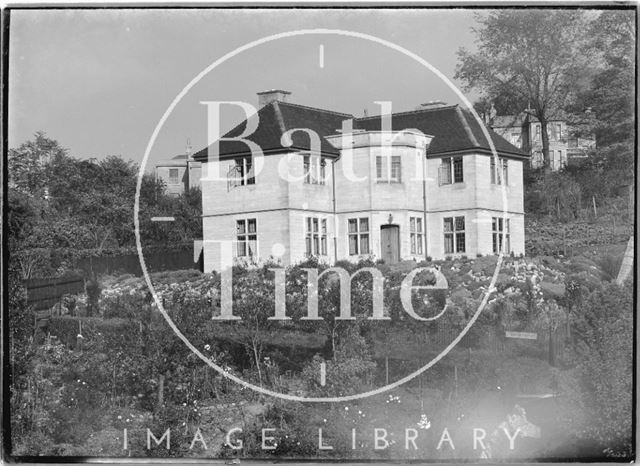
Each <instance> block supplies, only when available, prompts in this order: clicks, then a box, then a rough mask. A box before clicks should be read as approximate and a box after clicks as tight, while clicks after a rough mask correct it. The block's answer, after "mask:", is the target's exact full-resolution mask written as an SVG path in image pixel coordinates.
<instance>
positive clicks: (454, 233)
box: [442, 215, 467, 254]
mask: <svg viewBox="0 0 640 466" xmlns="http://www.w3.org/2000/svg"><path fill="white" fill-rule="evenodd" d="M442 220H443V225H442V231H443V237H444V253H445V254H459V253H465V252H467V251H466V250H467V239H466V234H465V233H466V219H465V216H464V215H459V216H454V217H443V219H442ZM449 222H450V228H449V229H448V228H447V224H448V223H449ZM460 226H461V227H460ZM449 240H450V241H451V243H449V242H448V241H449Z"/></svg>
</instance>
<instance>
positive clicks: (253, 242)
mask: <svg viewBox="0 0 640 466" xmlns="http://www.w3.org/2000/svg"><path fill="white" fill-rule="evenodd" d="M248 246H249V250H248V251H247V252H248V254H249V255H250V256H255V255H256V253H257V252H258V250H257V237H256V236H255V235H252V236H249V244H248Z"/></svg>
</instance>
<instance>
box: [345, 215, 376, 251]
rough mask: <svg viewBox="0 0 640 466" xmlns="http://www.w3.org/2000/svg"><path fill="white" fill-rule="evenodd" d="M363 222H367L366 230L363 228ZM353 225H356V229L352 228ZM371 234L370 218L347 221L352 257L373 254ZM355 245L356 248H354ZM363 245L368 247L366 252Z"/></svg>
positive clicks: (356, 218)
mask: <svg viewBox="0 0 640 466" xmlns="http://www.w3.org/2000/svg"><path fill="white" fill-rule="evenodd" d="M352 222H353V223H352ZM363 222H366V229H363V228H362V226H363V225H362V224H363ZM352 224H353V225H355V229H352V228H351V225H352ZM370 233H371V222H370V221H369V217H355V218H349V219H347V235H348V249H349V255H350V256H361V255H365V254H371V241H370V238H371V236H370ZM352 241H353V243H352ZM354 245H355V248H353V247H352V246H354ZM363 245H366V251H363Z"/></svg>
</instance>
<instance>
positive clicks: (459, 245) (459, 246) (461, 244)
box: [456, 233, 465, 252]
mask: <svg viewBox="0 0 640 466" xmlns="http://www.w3.org/2000/svg"><path fill="white" fill-rule="evenodd" d="M456 252H465V241H464V233H456Z"/></svg>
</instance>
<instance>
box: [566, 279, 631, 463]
mask: <svg viewBox="0 0 640 466" xmlns="http://www.w3.org/2000/svg"><path fill="white" fill-rule="evenodd" d="M632 310H633V289H632V286H631V285H627V286H625V287H623V288H622V287H619V286H618V285H613V284H611V285H607V286H605V287H603V288H602V289H596V290H595V291H593V293H591V295H590V296H589V297H588V298H587V299H586V301H585V303H584V306H583V307H582V308H580V309H578V311H577V312H578V314H577V316H576V325H575V327H576V333H577V335H578V338H579V339H580V341H581V342H582V343H584V345H585V347H586V348H588V350H585V353H584V359H583V362H582V364H581V366H580V368H581V371H582V383H583V387H584V393H585V397H586V405H587V409H588V413H589V416H590V418H591V419H592V420H593V422H592V423H591V424H590V425H589V428H588V429H587V432H585V435H586V436H588V438H590V439H593V440H595V441H597V442H598V443H599V445H601V446H602V448H603V449H606V451H605V453H607V454H608V455H611V456H630V455H631V454H632V452H633V437H632V422H633V403H632V391H633V320H634V317H633V311H632Z"/></svg>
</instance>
